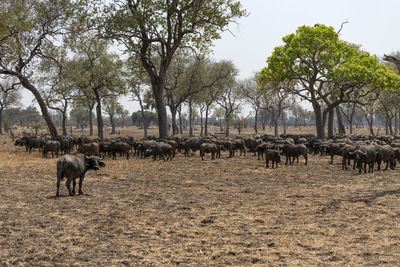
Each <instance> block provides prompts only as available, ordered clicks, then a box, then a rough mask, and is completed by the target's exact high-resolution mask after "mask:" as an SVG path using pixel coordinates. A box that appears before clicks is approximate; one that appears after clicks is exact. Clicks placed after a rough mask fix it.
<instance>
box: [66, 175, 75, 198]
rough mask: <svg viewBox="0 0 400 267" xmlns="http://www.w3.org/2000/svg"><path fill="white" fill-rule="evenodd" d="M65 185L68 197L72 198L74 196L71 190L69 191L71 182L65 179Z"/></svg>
mask: <svg viewBox="0 0 400 267" xmlns="http://www.w3.org/2000/svg"><path fill="white" fill-rule="evenodd" d="M65 185H66V186H67V189H68V193H69V195H70V196H73V195H74V194H73V193H72V190H71V180H70V179H67V181H66V182H65Z"/></svg>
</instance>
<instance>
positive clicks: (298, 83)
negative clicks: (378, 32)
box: [260, 24, 400, 138]
mask: <svg viewBox="0 0 400 267" xmlns="http://www.w3.org/2000/svg"><path fill="white" fill-rule="evenodd" d="M283 42H284V45H282V46H278V47H276V48H275V49H274V52H273V54H272V55H271V56H270V57H269V58H268V60H267V67H265V68H264V69H262V71H261V75H260V82H268V81H271V80H274V81H291V82H294V83H295V86H293V87H291V88H288V90H290V92H291V93H292V94H295V95H298V96H299V97H301V98H302V99H303V100H306V101H309V102H310V103H311V104H312V107H313V110H314V113H315V123H316V128H317V136H318V137H319V138H323V137H325V129H324V128H325V124H326V121H327V120H328V135H329V136H330V135H332V134H333V115H334V110H335V108H336V107H337V106H338V105H340V104H341V103H346V102H357V99H351V98H349V97H348V96H350V95H352V92H353V91H355V90H357V91H358V95H359V96H360V97H363V96H366V95H368V94H371V93H373V92H374V91H376V90H381V89H390V88H397V87H398V85H399V81H400V79H399V77H396V75H395V74H394V73H393V72H391V71H389V70H388V69H387V68H386V67H385V66H383V65H382V64H380V63H379V61H378V59H377V58H376V57H374V56H371V55H370V54H369V53H367V52H364V51H361V50H360V49H359V48H358V47H357V46H355V45H352V44H349V43H347V42H344V41H342V40H340V39H339V35H338V33H337V32H335V30H334V29H333V27H327V26H325V25H321V24H316V25H314V27H310V26H301V27H299V28H298V29H297V31H296V33H294V34H290V35H287V36H285V37H284V38H283ZM367 85H368V86H367ZM328 115H329V118H328Z"/></svg>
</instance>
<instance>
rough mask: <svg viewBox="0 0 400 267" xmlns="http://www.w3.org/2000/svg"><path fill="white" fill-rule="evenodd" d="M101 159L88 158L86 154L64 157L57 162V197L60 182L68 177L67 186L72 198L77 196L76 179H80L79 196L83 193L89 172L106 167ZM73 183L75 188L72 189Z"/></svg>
mask: <svg viewBox="0 0 400 267" xmlns="http://www.w3.org/2000/svg"><path fill="white" fill-rule="evenodd" d="M101 160H102V159H101V158H99V157H88V156H86V155H84V154H77V155H69V154H66V155H63V156H61V157H60V158H59V159H58V161H57V192H56V196H57V197H58V196H59V191H60V182H61V180H63V179H64V176H65V177H67V182H66V186H67V188H68V193H69V195H70V196H73V195H75V186H76V181H75V180H76V178H78V177H79V191H78V192H79V194H83V192H82V182H83V179H84V178H85V174H86V172H87V171H88V170H98V169H99V168H100V167H104V166H105V164H104V163H103V162H101ZM71 181H72V182H73V188H72V189H71Z"/></svg>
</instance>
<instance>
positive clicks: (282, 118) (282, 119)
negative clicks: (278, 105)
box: [281, 112, 286, 134]
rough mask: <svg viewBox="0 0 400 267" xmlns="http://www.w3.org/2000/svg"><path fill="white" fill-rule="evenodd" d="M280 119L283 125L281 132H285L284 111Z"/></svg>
mask: <svg viewBox="0 0 400 267" xmlns="http://www.w3.org/2000/svg"><path fill="white" fill-rule="evenodd" d="M281 121H282V126H283V134H286V120H285V113H284V112H282V115H281Z"/></svg>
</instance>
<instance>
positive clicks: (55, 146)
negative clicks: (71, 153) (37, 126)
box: [42, 140, 61, 158]
mask: <svg viewBox="0 0 400 267" xmlns="http://www.w3.org/2000/svg"><path fill="white" fill-rule="evenodd" d="M60 147H61V145H60V142H58V141H55V140H48V141H47V142H46V143H45V144H44V146H43V149H42V155H43V157H46V158H47V154H48V153H49V152H51V156H52V157H53V158H54V153H56V157H58V153H59V152H60Z"/></svg>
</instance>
